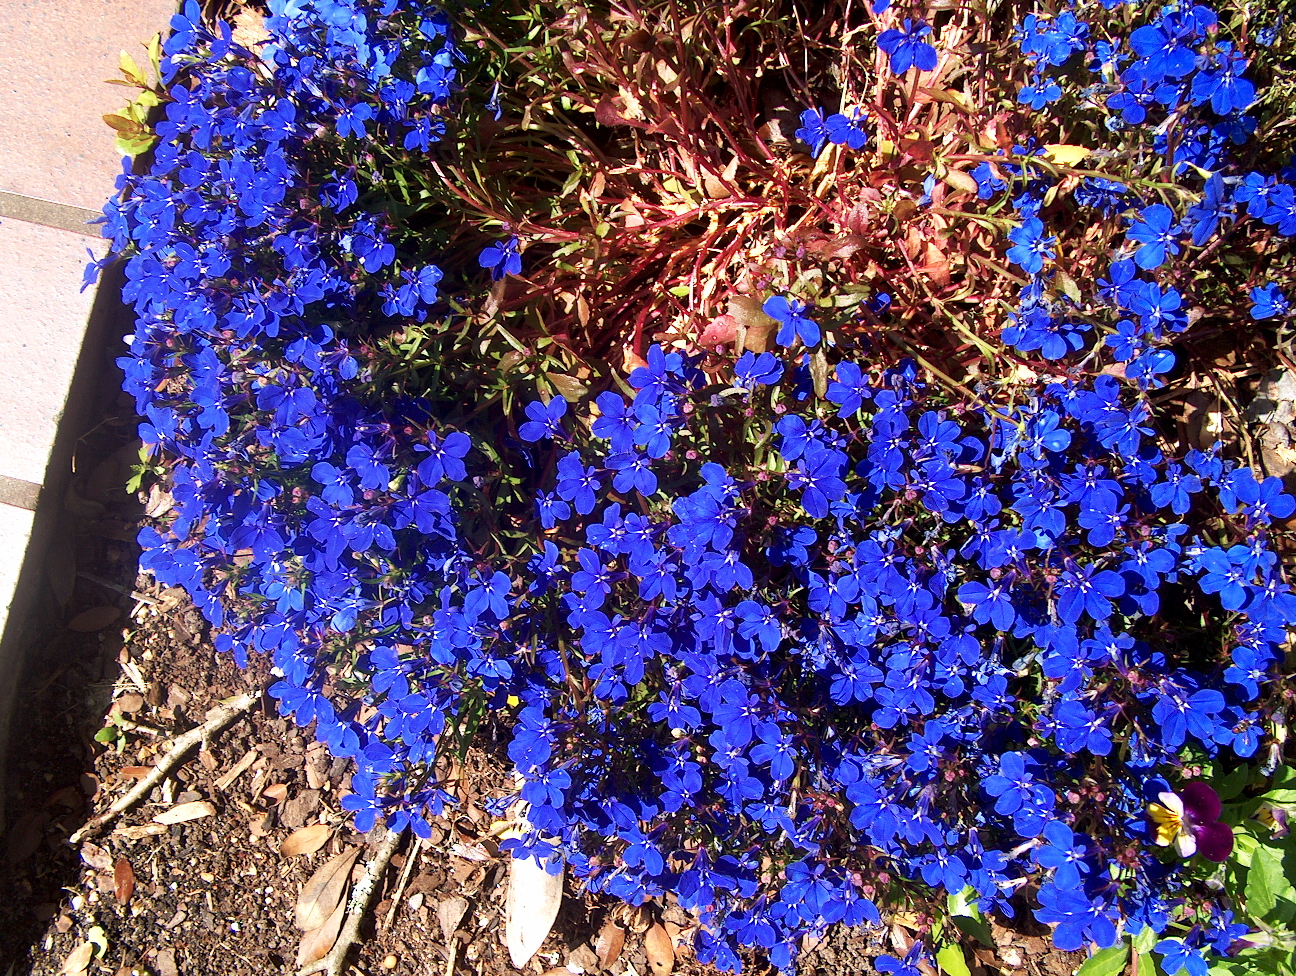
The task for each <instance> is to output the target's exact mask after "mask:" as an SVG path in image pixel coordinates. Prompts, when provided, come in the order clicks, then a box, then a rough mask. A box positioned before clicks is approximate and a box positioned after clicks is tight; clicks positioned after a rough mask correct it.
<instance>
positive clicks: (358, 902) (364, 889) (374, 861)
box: [297, 827, 413, 976]
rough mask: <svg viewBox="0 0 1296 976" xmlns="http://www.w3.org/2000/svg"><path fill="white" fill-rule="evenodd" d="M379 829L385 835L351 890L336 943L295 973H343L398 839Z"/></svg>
mask: <svg viewBox="0 0 1296 976" xmlns="http://www.w3.org/2000/svg"><path fill="white" fill-rule="evenodd" d="M382 830H383V831H384V836H383V838H382V840H381V841H379V843H378V849H377V850H376V851H374V856H373V857H372V858H371V859H370V860H369V863H368V864H367V865H366V866H365V873H364V877H362V878H361V879H360V880H359V881H357V882H356V885H355V887H354V888H353V889H352V890H351V903H350V904H349V905H348V906H347V916H346V921H345V922H343V923H342V931H341V932H339V933H338V937H337V942H335V943H333V948H332V949H330V950H329V954H328V955H327V956H325V957H324V958H323V959H320V960H319V961H318V962H313V963H311V964H310V965H309V966H306V967H305V968H303V969H299V970H298V971H297V976H310V974H311V973H327V974H328V976H342V970H343V969H345V968H346V956H347V952H348V951H350V949H351V947H352V946H353V945H355V944H356V942H357V941H358V940H359V936H360V923H361V922H362V921H364V917H365V913H366V912H367V911H368V910H369V902H370V901H371V900H372V899H373V896H374V892H375V891H376V890H377V888H378V881H379V879H380V878H382V875H383V872H384V871H386V870H387V865H388V864H389V863H390V862H391V859H392V855H393V854H395V853H396V848H397V847H398V846H399V845H400V842H401V836H402V835H401V834H398V833H396V832H394V831H391V830H388V829H387V828H386V827H383V828H382ZM411 857H413V852H411Z"/></svg>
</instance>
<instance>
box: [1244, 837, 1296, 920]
mask: <svg viewBox="0 0 1296 976" xmlns="http://www.w3.org/2000/svg"><path fill="white" fill-rule="evenodd" d="M1290 887H1291V885H1290V884H1289V883H1288V882H1287V879H1286V878H1285V877H1283V865H1282V858H1281V857H1280V856H1279V854H1278V852H1277V851H1275V850H1273V848H1271V847H1265V846H1263V845H1262V846H1260V847H1257V848H1256V851H1255V853H1254V854H1253V855H1251V870H1250V871H1248V872H1247V882H1246V905H1247V911H1248V912H1249V913H1250V914H1251V916H1252V917H1253V918H1264V917H1265V916H1266V915H1268V914H1269V913H1270V912H1272V911H1273V910H1274V908H1276V907H1277V905H1278V895H1279V894H1280V893H1281V892H1282V891H1283V890H1284V889H1286V888H1290Z"/></svg>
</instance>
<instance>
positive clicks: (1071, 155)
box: [1044, 142, 1093, 166]
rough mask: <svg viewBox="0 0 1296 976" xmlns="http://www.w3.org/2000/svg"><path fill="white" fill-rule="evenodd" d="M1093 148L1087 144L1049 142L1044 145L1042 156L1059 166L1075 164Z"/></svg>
mask: <svg viewBox="0 0 1296 976" xmlns="http://www.w3.org/2000/svg"><path fill="white" fill-rule="evenodd" d="M1092 152H1093V150H1092V149H1090V148H1088V147H1087V146H1072V145H1067V144H1066V143H1062V142H1051V143H1049V144H1048V145H1046V146H1045V147H1044V158H1045V159H1047V160H1048V161H1049V162H1051V163H1057V164H1058V165H1059V166H1075V165H1077V164H1079V163H1080V161H1081V160H1083V159H1084V158H1085V157H1086V156H1088V155H1089V154H1090V153H1092Z"/></svg>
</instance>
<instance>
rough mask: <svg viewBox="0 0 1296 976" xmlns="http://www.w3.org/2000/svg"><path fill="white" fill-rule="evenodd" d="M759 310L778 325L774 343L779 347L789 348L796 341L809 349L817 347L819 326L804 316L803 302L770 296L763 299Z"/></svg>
mask: <svg viewBox="0 0 1296 976" xmlns="http://www.w3.org/2000/svg"><path fill="white" fill-rule="evenodd" d="M761 309H762V310H763V311H764V312H765V314H766V315H768V316H769V317H770V318H772V319H774V320H775V321H776V322H778V323H779V331H778V335H777V336H776V337H775V339H774V341H775V342H777V343H778V344H779V345H780V346H790V345H792V343H793V342H795V341H796V340H797V339H800V340H801V341H802V342H803V343H805V344H806V345H807V346H809V347H811V348H813V347H815V346H817V345H819V338H820V334H819V326H818V324H816V323H815V321H814V319H812V318H810V317H809V316H807V315H806V314H805V310H806V304H805V302H802V301H800V300H798V299H795V298H791V299H789V298H785V297H783V296H782V295H771V296H770V297H769V298H767V299H765V304H763V305H762V306H761Z"/></svg>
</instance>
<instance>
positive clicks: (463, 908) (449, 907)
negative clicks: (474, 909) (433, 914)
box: [437, 897, 468, 942]
mask: <svg viewBox="0 0 1296 976" xmlns="http://www.w3.org/2000/svg"><path fill="white" fill-rule="evenodd" d="M467 912H468V899H467V898H458V897H455V898H447V899H445V900H444V901H441V902H439V903H438V904H437V921H439V922H440V923H441V934H442V935H443V936H445V940H446V941H447V942H449V941H450V940H451V939H453V938H454V934H455V932H457V931H459V923H460V922H462V921H463V917H464V915H465V914H467Z"/></svg>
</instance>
